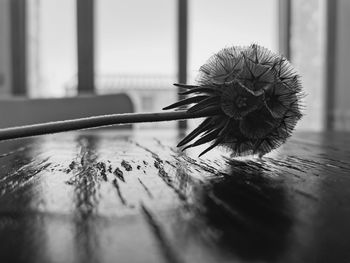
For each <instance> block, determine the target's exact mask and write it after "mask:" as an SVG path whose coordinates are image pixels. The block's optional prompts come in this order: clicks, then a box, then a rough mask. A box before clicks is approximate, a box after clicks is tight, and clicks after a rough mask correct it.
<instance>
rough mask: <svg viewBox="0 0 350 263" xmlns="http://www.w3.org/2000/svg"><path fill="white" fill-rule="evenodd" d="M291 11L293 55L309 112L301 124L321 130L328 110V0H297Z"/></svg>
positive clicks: (306, 110)
mask: <svg viewBox="0 0 350 263" xmlns="http://www.w3.org/2000/svg"><path fill="white" fill-rule="evenodd" d="M291 11H292V12H291V15H292V19H291V21H292V27H291V56H292V58H291V59H292V62H293V64H294V65H295V67H296V68H297V69H298V71H299V73H300V75H301V77H302V78H301V80H302V83H303V87H304V89H305V92H306V94H307V96H306V98H305V102H304V104H305V105H306V106H307V107H305V116H304V117H303V119H302V120H301V121H300V122H299V123H298V128H300V129H307V130H321V129H322V128H323V118H324V114H325V110H324V106H325V105H324V88H325V87H324V85H323V82H324V80H325V79H324V65H325V64H324V63H325V56H324V54H325V41H324V39H325V35H324V34H325V25H326V24H325V1H324V0H310V1H302V0H293V1H292V10H291ZM306 43H307V44H306Z"/></svg>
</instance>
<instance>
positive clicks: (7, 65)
mask: <svg viewBox="0 0 350 263" xmlns="http://www.w3.org/2000/svg"><path fill="white" fill-rule="evenodd" d="M10 1H11V0H0V97H1V98H3V97H5V96H8V95H9V94H10V87H11V50H10V4H9V3H10Z"/></svg>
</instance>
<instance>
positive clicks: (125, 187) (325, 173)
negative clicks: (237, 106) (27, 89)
mask: <svg viewBox="0 0 350 263" xmlns="http://www.w3.org/2000/svg"><path fill="white" fill-rule="evenodd" d="M181 136H182V135H179V134H177V133H175V132H173V131H167V130H163V131H162V130H160V131H148V132H147V131H143V130H142V131H141V130H140V131H138V130H135V131H86V132H70V133H63V134H58V135H50V136H42V137H38V138H33V139H26V140H18V141H13V142H5V143H1V144H0V146H1V147H0V167H1V174H0V262H349V261H350V245H349V244H350V242H349V238H350V224H349V222H350V204H349V202H350V201H349V200H350V198H349V197H350V177H349V176H350V174H349V169H350V150H349V149H350V147H349V146H350V139H349V138H350V137H349V134H342V133H330V134H319V133H302V134H296V135H295V136H294V137H293V138H291V139H290V140H289V141H288V143H287V144H286V145H285V146H283V147H282V148H281V149H279V150H277V151H276V152H274V153H272V154H270V155H268V156H265V157H263V158H262V159H258V158H246V159H232V158H230V157H229V153H226V152H224V151H221V150H220V149H218V150H216V151H214V152H212V153H210V154H208V155H205V156H204V157H203V158H197V157H196V156H197V154H198V153H199V152H200V151H201V150H202V149H194V150H192V151H188V152H186V153H182V152H181V151H178V149H176V148H175V147H174V146H175V145H176V142H177V141H178V140H179V138H180V137H181Z"/></svg>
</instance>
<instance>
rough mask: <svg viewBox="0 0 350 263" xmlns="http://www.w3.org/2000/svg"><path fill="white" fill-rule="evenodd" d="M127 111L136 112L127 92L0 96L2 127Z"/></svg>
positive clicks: (0, 121) (0, 124) (0, 126)
mask: <svg viewBox="0 0 350 263" xmlns="http://www.w3.org/2000/svg"><path fill="white" fill-rule="evenodd" d="M127 112H134V106H133V103H132V101H131V99H130V98H129V96H127V95H126V94H111V95H99V96H97V95H84V96H77V97H73V98H50V99H25V98H13V99H0V128H7V127H13V126H19V125H28V124H35V123H41V122H49V121H59V120H67V119H73V118H83V117H90V116H94V115H105V114H113V113H127ZM116 127H123V128H125V127H128V128H130V127H131V125H129V126H124V125H123V126H116Z"/></svg>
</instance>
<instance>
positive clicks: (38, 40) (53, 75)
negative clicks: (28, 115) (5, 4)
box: [27, 0, 77, 97]
mask: <svg viewBox="0 0 350 263" xmlns="http://www.w3.org/2000/svg"><path fill="white" fill-rule="evenodd" d="M27 6H28V81H29V95H30V96H31V97H63V96H66V95H67V94H68V93H67V92H68V90H70V91H71V89H72V88H73V89H74V88H75V85H72V83H75V82H76V81H75V79H76V73H77V61H76V60H77V59H76V57H77V55H76V1H73V0H59V1H57V0H28V4H27Z"/></svg>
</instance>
